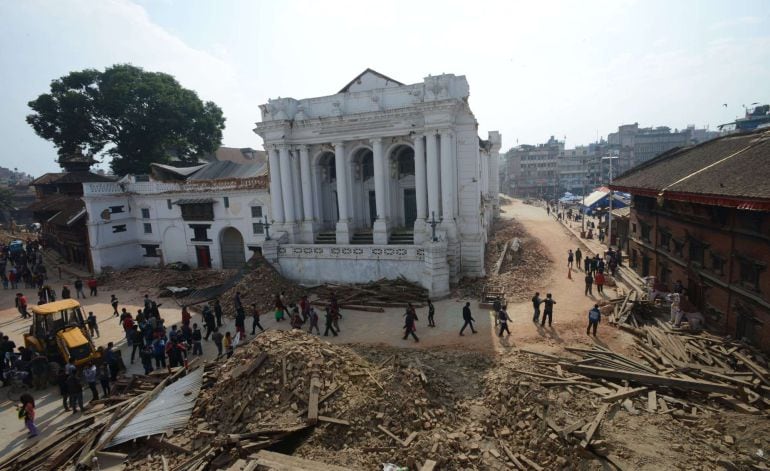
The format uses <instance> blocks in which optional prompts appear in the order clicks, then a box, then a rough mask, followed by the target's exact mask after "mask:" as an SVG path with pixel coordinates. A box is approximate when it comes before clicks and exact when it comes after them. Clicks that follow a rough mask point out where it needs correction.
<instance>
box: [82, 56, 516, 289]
mask: <svg viewBox="0 0 770 471" xmlns="http://www.w3.org/2000/svg"><path fill="white" fill-rule="evenodd" d="M468 97H469V87H468V82H467V81H466V79H465V77H463V76H455V75H440V76H435V77H427V78H425V79H424V80H423V81H422V82H420V83H417V84H413V85H404V84H402V83H399V82H397V81H395V80H393V79H390V78H388V77H386V76H384V75H382V74H379V73H377V72H374V71H372V70H370V69H367V70H366V71H364V72H363V73H362V74H360V75H359V76H358V77H356V78H355V79H354V80H353V81H351V82H350V83H349V84H348V85H347V86H345V87H344V88H343V89H342V90H341V91H340V92H339V93H337V94H335V95H331V96H326V97H320V98H309V99H303V100H295V99H293V98H278V99H275V100H269V102H268V103H267V104H265V105H262V106H260V109H261V112H262V121H261V122H259V123H257V127H256V129H255V130H254V131H255V132H256V133H257V134H259V135H260V136H261V137H262V138H263V140H264V146H265V150H266V152H267V162H266V165H258V164H256V163H254V164H242V165H237V164H235V163H233V162H222V161H218V162H214V163H209V164H207V165H203V166H199V167H193V168H187V169H185V168H175V167H170V166H166V165H159V164H153V165H152V175H150V176H149V178H148V179H147V181H137V178H136V177H132V176H127V177H124V178H123V179H122V180H121V181H119V182H102V183H89V184H85V185H84V197H83V199H84V201H85V204H86V208H87V210H88V214H89V222H88V231H89V239H90V241H91V253H92V258H93V261H94V270H95V271H97V272H98V271H101V270H103V269H104V268H106V267H112V268H116V269H120V268H126V267H128V266H133V265H158V264H160V263H166V264H168V263H173V262H184V263H187V264H188V265H191V266H197V267H202V268H203V267H212V268H234V267H238V266H241V265H242V264H243V261H244V260H245V259H246V258H248V257H249V255H250V252H251V251H260V252H261V253H262V254H263V255H264V256H265V258H266V259H267V260H268V261H269V262H270V263H271V264H273V265H274V266H275V267H276V268H277V269H278V270H279V271H280V272H281V273H282V274H283V275H284V276H285V277H287V278H289V279H292V280H295V281H297V282H300V283H306V284H316V283H322V282H355V283H358V282H367V281H372V280H378V279H382V278H389V279H394V278H398V277H403V278H406V279H408V280H410V281H413V282H415V283H418V284H421V285H422V286H424V287H426V288H427V289H428V290H429V292H430V295H431V296H433V297H441V296H446V295H448V294H449V284H450V282H452V283H454V282H457V281H458V280H459V279H460V278H462V277H464V276H468V277H478V276H483V275H484V274H485V273H484V250H485V244H486V242H487V236H488V232H489V230H490V229H491V224H492V220H493V218H494V217H496V215H497V213H498V211H499V207H498V206H499V203H498V196H497V195H498V177H497V175H498V151H499V149H500V144H501V142H500V134H499V133H498V132H490V133H489V135H488V138H487V139H486V140H482V139H480V138H479V137H478V134H477V130H478V125H477V122H476V119H475V117H474V116H473V113H472V112H471V110H470V107H469V105H468ZM268 189H269V192H268ZM268 221H270V224H269V225H268V226H267V227H265V223H266V222H268ZM434 233H435V238H434Z"/></svg>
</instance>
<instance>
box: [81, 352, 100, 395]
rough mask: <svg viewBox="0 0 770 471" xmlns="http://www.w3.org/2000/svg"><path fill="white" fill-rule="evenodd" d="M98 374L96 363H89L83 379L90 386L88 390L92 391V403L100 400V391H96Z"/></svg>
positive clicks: (84, 369) (84, 370)
mask: <svg viewBox="0 0 770 471" xmlns="http://www.w3.org/2000/svg"><path fill="white" fill-rule="evenodd" d="M97 374H98V372H97V371H96V365H95V364H94V362H89V363H88V366H86V367H85V368H83V379H84V380H85V382H86V384H87V385H88V389H90V390H91V400H92V401H96V400H97V399H99V391H98V390H97V389H96V379H97Z"/></svg>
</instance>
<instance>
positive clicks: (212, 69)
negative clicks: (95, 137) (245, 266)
mask: <svg viewBox="0 0 770 471" xmlns="http://www.w3.org/2000/svg"><path fill="white" fill-rule="evenodd" d="M769 26H770V2H767V1H761V0H760V1H724V0H721V1H705V0H702V1H684V0H677V1H654V0H645V1H638V2H637V1H626V0H608V1H589V0H587V1H526V2H524V1H501V2H493V1H483V0H482V1H478V0H477V1H471V0H466V1H463V2H460V1H447V0H440V1H427V0H420V1H414V0H411V1H377V2H374V1H367V0H353V1H330V0H310V1H286V0H281V1H278V0H274V1H270V2H268V1H258V0H242V1H239V0H216V1H215V0H207V1H203V0H200V1H193V0H144V1H140V2H131V1H129V0H60V1H59V0H49V1H43V0H0V103H2V106H0V138H2V142H3V146H2V151H1V152H2V153H0V165H2V166H5V167H11V168H13V167H18V168H19V170H22V171H26V172H28V173H31V174H33V175H40V174H41V173H43V172H47V171H57V170H58V166H57V165H56V164H55V162H54V161H55V158H56V153H55V150H54V148H53V146H51V145H50V144H48V143H47V142H46V141H44V140H42V139H41V138H39V137H37V136H36V135H35V134H34V132H33V131H32V129H31V128H30V127H29V125H27V124H26V122H25V121H24V118H25V116H26V115H27V114H28V113H29V112H30V110H29V108H28V107H27V102H28V101H30V100H32V99H34V98H35V97H36V96H37V95H39V94H40V93H44V92H47V91H48V85H49V83H50V81H51V80H53V79H54V78H58V77H60V76H62V75H65V74H67V73H68V72H70V71H72V70H80V69H83V68H99V69H103V68H104V67H106V66H109V65H112V64H115V63H127V62H128V63H132V64H134V65H138V66H141V67H144V68H145V69H147V70H154V71H163V72H167V73H170V74H172V75H174V76H176V77H177V79H178V80H179V81H180V82H181V83H182V85H183V86H185V87H188V88H191V89H194V90H196V91H197V92H198V94H199V95H200V97H201V98H202V99H205V100H212V101H214V102H216V103H217V104H218V105H219V106H221V107H222V109H223V110H224V113H225V116H226V118H227V122H226V125H227V128H226V129H225V133H224V141H223V145H227V146H233V147H255V148H261V141H260V139H259V137H258V136H257V135H256V134H254V133H253V132H252V131H251V130H252V129H253V128H254V122H255V121H257V120H258V119H259V109H258V107H257V106H258V105H259V104H261V103H265V102H266V101H267V99H268V98H275V97H278V96H284V97H285V96H291V97H294V98H298V99H299V98H308V97H314V96H323V95H329V94H333V93H335V92H336V91H338V90H339V89H340V88H342V86H344V85H345V84H346V83H347V82H348V81H350V80H351V79H352V78H353V77H354V76H356V75H357V74H358V73H360V72H361V71H362V70H364V69H365V68H366V67H371V68H372V69H375V70H377V71H379V72H381V73H383V74H385V75H388V76H390V77H393V78H394V79H396V80H399V81H401V82H404V83H416V82H420V81H422V78H423V77H425V76H427V75H428V74H440V73H454V74H457V75H466V76H467V78H468V81H469V83H470V87H471V106H472V109H473V111H474V113H475V115H476V118H477V119H478V121H479V126H480V129H479V134H480V135H481V136H482V137H485V136H486V132H487V131H489V130H494V129H497V130H499V131H501V132H502V134H503V148H504V149H507V148H509V147H512V146H514V145H516V144H517V142H518V143H531V144H535V143H539V142H543V141H545V140H547V139H548V137H549V136H551V135H554V136H556V137H557V138H559V139H563V138H564V137H565V136H566V138H567V146H568V147H573V146H575V145H579V144H587V143H589V142H592V141H594V140H595V139H596V137H597V134H598V135H599V136H606V135H607V133H609V132H613V131H614V130H616V128H617V126H618V125H619V124H623V123H633V122H639V124H640V125H642V126H650V125H669V126H671V127H684V126H686V125H687V124H695V125H697V126H699V127H700V126H705V125H710V126H711V127H712V128H714V127H715V126H716V125H718V124H720V123H724V122H728V121H731V120H732V119H734V118H735V117H736V116H739V115H742V114H743V108H742V105H743V104H746V105H749V104H750V103H753V102H761V103H767V102H770V96H768V95H770V88H768V84H769V83H770V28H769ZM723 103H726V104H727V105H728V106H727V107H724V106H723V105H722V104H723Z"/></svg>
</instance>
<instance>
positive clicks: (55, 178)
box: [30, 172, 115, 186]
mask: <svg viewBox="0 0 770 471" xmlns="http://www.w3.org/2000/svg"><path fill="white" fill-rule="evenodd" d="M112 181H115V179H114V178H113V177H108V176H106V175H99V174H98V173H93V172H51V173H45V174H43V175H41V176H40V177H38V178H36V179H34V180H32V183H30V185H31V186H36V185H53V184H60V183H99V182H112Z"/></svg>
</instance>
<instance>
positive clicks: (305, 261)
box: [278, 257, 425, 285]
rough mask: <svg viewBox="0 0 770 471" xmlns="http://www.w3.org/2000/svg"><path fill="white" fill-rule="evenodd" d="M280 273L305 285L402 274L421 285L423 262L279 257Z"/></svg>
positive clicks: (357, 280) (358, 281) (346, 281)
mask: <svg viewBox="0 0 770 471" xmlns="http://www.w3.org/2000/svg"><path fill="white" fill-rule="evenodd" d="M278 263H279V265H280V270H281V274H282V275H283V276H285V277H287V278H289V279H291V280H295V281H297V282H300V283H304V284H318V283H325V282H333V283H365V282H368V281H375V280H379V279H381V278H388V279H394V278H398V277H400V276H403V277H404V278H406V279H407V280H409V281H413V282H415V283H418V284H420V285H422V284H423V282H424V281H425V280H424V273H423V271H424V266H425V264H424V262H422V261H419V260H362V259H358V260H354V259H310V258H290V257H279V259H278Z"/></svg>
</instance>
